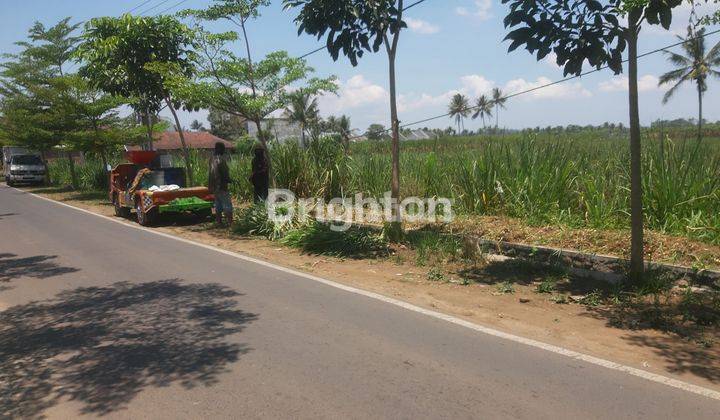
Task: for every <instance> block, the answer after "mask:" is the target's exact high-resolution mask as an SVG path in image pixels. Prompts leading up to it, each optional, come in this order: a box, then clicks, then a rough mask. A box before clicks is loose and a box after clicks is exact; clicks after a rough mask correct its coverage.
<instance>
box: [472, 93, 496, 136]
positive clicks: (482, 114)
mask: <svg viewBox="0 0 720 420" xmlns="http://www.w3.org/2000/svg"><path fill="white" fill-rule="evenodd" d="M493 106H494V103H493V102H492V101H491V100H490V99H489V98H488V97H487V95H485V94H482V95H480V97H479V98H477V100H476V101H475V112H474V113H473V116H472V117H473V119H477V118H478V117H479V118H480V119H481V120H482V124H483V129H484V128H485V118H486V117H487V118H491V117H492V110H493Z"/></svg>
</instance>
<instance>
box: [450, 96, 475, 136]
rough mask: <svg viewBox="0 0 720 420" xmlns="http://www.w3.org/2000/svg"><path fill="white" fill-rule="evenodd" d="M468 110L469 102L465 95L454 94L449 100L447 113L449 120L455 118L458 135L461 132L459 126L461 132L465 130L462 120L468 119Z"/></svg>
mask: <svg viewBox="0 0 720 420" xmlns="http://www.w3.org/2000/svg"><path fill="white" fill-rule="evenodd" d="M469 108H470V101H469V100H468V98H467V97H466V96H465V95H463V94H461V93H456V94H455V95H454V96H453V97H452V99H451V100H450V106H448V113H449V114H450V118H455V123H456V124H457V128H458V133H460V132H461V130H460V126H462V128H463V130H464V129H465V121H464V120H465V118H467V117H468V115H470V109H469Z"/></svg>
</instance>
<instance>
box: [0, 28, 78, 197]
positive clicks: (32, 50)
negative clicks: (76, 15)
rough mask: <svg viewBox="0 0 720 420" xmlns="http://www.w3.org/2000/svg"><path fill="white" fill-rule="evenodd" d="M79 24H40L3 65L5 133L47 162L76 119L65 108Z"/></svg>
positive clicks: (1, 86)
mask: <svg viewBox="0 0 720 420" xmlns="http://www.w3.org/2000/svg"><path fill="white" fill-rule="evenodd" d="M77 28H78V24H71V23H70V18H65V19H63V20H61V21H60V22H58V23H57V24H56V25H54V26H52V27H49V28H46V27H45V25H43V24H41V23H39V22H36V23H35V24H34V25H33V26H32V27H31V28H30V30H29V31H28V40H27V41H22V42H18V43H17V45H18V46H20V47H22V51H21V52H20V53H18V54H10V55H5V56H4V57H5V59H6V61H5V62H3V63H2V64H1V65H0V66H1V68H2V70H1V71H0V94H2V96H3V101H2V110H1V112H2V114H3V115H4V116H5V118H4V121H3V125H4V126H3V131H4V133H5V135H6V136H8V137H9V140H10V141H11V142H12V143H15V144H19V145H22V146H25V147H28V148H30V149H34V150H38V151H39V152H40V153H41V154H42V155H43V158H44V157H45V153H46V152H47V151H48V150H50V149H51V148H53V147H55V146H58V145H63V146H68V144H66V143H64V142H65V141H66V140H67V138H68V135H69V133H70V132H73V131H74V130H75V129H76V125H77V121H76V120H75V118H74V116H73V115H72V114H71V113H68V112H67V108H66V107H64V106H63V104H64V103H66V102H67V100H68V99H69V96H68V95H69V93H70V92H69V90H68V88H67V82H66V79H67V77H68V76H67V75H66V72H65V66H66V64H68V62H69V61H70V59H71V58H72V55H73V54H74V52H75V49H76V46H77V42H78V37H77V36H75V31H76V30H77ZM66 156H67V157H68V162H69V167H70V174H71V182H72V186H73V187H74V188H77V186H78V178H77V174H76V171H75V161H74V160H73V158H72V155H71V154H70V153H66Z"/></svg>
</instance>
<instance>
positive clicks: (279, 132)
mask: <svg viewBox="0 0 720 420" xmlns="http://www.w3.org/2000/svg"><path fill="white" fill-rule="evenodd" d="M245 124H246V128H247V132H248V135H249V136H250V137H251V138H254V139H257V126H256V125H255V123H254V122H250V121H246V122H245ZM260 124H261V126H262V128H263V131H269V132H270V134H271V136H272V138H273V139H275V140H277V141H278V142H279V143H285V142H287V141H296V142H298V143H299V142H300V141H301V139H302V129H301V128H300V125H299V124H296V123H291V122H290V121H288V120H286V119H284V118H271V119H265V120H263V121H262V122H261V123H260Z"/></svg>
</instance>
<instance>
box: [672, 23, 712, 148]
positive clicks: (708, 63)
mask: <svg viewBox="0 0 720 420" xmlns="http://www.w3.org/2000/svg"><path fill="white" fill-rule="evenodd" d="M687 31H688V34H687V37H686V38H683V37H680V36H678V39H680V40H681V41H685V42H684V43H683V44H682V49H683V51H685V55H682V54H677V53H674V52H671V51H663V52H664V53H665V54H666V55H667V58H668V61H670V63H671V64H673V65H674V66H675V67H676V69H675V70H671V71H669V72H667V73H665V74H663V75H662V76H660V82H659V84H660V85H661V86H662V85H664V84H671V83H672V84H673V86H672V87H671V88H670V90H668V91H667V92H666V93H665V96H663V104H666V103H667V102H668V101H669V100H670V98H672V96H673V95H674V94H675V92H676V91H677V89H678V87H680V85H682V84H683V83H686V82H687V83H695V87H696V89H697V95H698V123H697V125H698V127H697V129H698V141H700V140H701V139H702V124H703V108H702V106H703V101H702V100H703V95H704V94H705V92H706V91H707V79H708V76H711V75H712V76H715V77H718V78H720V42H718V43H717V44H715V46H714V47H713V48H712V49H710V51H709V52H707V54H705V52H706V50H705V28H701V29H700V30H699V31H697V33H695V32H694V31H693V28H692V27H691V26H688V29H687ZM716 68H717V69H718V70H716Z"/></svg>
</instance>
